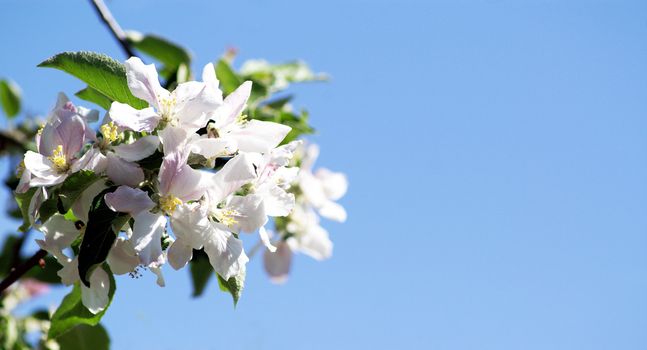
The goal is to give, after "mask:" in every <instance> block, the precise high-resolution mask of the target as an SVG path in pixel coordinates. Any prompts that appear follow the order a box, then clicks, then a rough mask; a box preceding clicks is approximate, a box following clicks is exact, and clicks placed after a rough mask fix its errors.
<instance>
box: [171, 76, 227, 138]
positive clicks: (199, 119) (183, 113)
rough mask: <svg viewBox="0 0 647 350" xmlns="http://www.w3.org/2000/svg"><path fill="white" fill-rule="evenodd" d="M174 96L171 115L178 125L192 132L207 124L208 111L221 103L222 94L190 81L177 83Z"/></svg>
mask: <svg viewBox="0 0 647 350" xmlns="http://www.w3.org/2000/svg"><path fill="white" fill-rule="evenodd" d="M173 94H174V95H175V98H176V101H177V102H176V104H175V108H174V110H173V115H175V116H176V117H177V118H178V120H179V122H180V125H181V126H182V127H183V128H185V129H188V130H189V131H191V132H194V131H196V130H198V129H200V128H202V127H204V126H206V125H207V122H208V121H209V115H208V113H210V112H212V111H214V110H216V109H217V108H218V107H219V106H220V105H221V104H222V95H218V94H217V93H215V92H214V91H213V89H210V88H209V87H208V86H207V85H206V84H204V83H200V82H197V81H190V82H186V83H182V84H180V85H178V87H177V88H176V89H175V90H174V91H173Z"/></svg>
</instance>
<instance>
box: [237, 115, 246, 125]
mask: <svg viewBox="0 0 647 350" xmlns="http://www.w3.org/2000/svg"><path fill="white" fill-rule="evenodd" d="M236 123H237V124H238V125H245V124H246V123H247V115H246V114H241V115H239V116H238V118H236Z"/></svg>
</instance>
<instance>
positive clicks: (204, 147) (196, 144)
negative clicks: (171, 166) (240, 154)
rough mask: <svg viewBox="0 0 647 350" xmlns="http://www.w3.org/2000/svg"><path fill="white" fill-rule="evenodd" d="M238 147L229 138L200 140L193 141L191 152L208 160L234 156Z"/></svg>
mask: <svg viewBox="0 0 647 350" xmlns="http://www.w3.org/2000/svg"><path fill="white" fill-rule="evenodd" d="M235 151H236V145H235V144H234V143H233V141H232V140H230V139H228V138H217V139H214V138H198V139H195V140H193V141H191V152H192V153H195V154H199V155H201V156H203V157H205V158H207V159H209V158H215V157H221V156H225V155H228V154H232V153H234V152H235Z"/></svg>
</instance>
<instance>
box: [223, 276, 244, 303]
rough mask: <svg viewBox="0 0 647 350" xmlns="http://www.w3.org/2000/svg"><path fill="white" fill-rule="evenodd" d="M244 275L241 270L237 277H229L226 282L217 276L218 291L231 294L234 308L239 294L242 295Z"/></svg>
mask: <svg viewBox="0 0 647 350" xmlns="http://www.w3.org/2000/svg"><path fill="white" fill-rule="evenodd" d="M245 274H246V271H245V268H243V270H242V271H241V272H240V274H239V275H238V276H234V277H230V278H229V279H228V280H226V279H224V278H222V277H221V276H220V275H218V285H219V286H220V290H221V291H223V292H228V293H229V294H231V297H232V298H233V299H234V306H236V304H238V299H240V296H241V294H243V288H244V287H245Z"/></svg>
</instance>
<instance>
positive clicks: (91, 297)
mask: <svg viewBox="0 0 647 350" xmlns="http://www.w3.org/2000/svg"><path fill="white" fill-rule="evenodd" d="M109 291H110V277H109V276H108V273H107V272H106V271H105V270H104V269H103V268H102V267H101V266H99V267H97V268H96V269H94V271H92V274H91V275H90V287H86V286H85V284H83V283H81V302H83V305H84V306H85V307H86V308H87V309H88V310H90V312H91V313H93V314H97V313H99V312H101V311H102V310H103V309H105V308H106V306H108V302H109V301H110V298H109V297H108V292H109Z"/></svg>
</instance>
